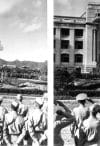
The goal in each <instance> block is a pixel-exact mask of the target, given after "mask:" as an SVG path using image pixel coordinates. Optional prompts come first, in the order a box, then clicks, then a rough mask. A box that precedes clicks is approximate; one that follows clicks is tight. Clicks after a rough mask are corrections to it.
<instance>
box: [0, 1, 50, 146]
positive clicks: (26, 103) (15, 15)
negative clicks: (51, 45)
mask: <svg viewBox="0 0 100 146" xmlns="http://www.w3.org/2000/svg"><path fill="white" fill-rule="evenodd" d="M47 53H48V48H47V1H46V0H0V146H47V145H48V136H47V132H48V55H47Z"/></svg>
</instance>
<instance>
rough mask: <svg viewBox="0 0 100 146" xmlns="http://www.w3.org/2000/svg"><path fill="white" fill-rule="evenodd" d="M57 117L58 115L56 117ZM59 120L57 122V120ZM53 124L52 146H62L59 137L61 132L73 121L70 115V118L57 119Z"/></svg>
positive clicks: (60, 137)
mask: <svg viewBox="0 0 100 146" xmlns="http://www.w3.org/2000/svg"><path fill="white" fill-rule="evenodd" d="M58 116H59V115H58ZM57 119H59V120H57ZM57 119H56V120H55V122H54V146H63V145H64V141H63V139H62V136H61V130H62V129H63V128H65V127H66V126H68V125H70V124H71V123H72V122H73V121H74V120H75V119H74V117H73V116H71V115H70V118H61V119H60V118H58V117H57Z"/></svg>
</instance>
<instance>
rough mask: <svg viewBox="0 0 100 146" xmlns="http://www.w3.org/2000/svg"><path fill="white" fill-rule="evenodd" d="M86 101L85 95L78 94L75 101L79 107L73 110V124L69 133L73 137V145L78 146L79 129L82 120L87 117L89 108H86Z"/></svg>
mask: <svg viewBox="0 0 100 146" xmlns="http://www.w3.org/2000/svg"><path fill="white" fill-rule="evenodd" d="M87 99H88V97H87V94H85V93H80V94H78V95H77V96H76V101H77V102H78V103H79V106H78V107H76V108H74V109H73V112H72V114H73V116H74V117H75V119H76V120H75V122H74V123H73V124H72V127H71V128H72V129H71V133H72V136H73V137H74V141H75V145H76V146H78V140H79V129H80V127H81V125H82V123H83V120H85V119H86V118H88V116H89V108H88V107H87V106H86V100H87Z"/></svg>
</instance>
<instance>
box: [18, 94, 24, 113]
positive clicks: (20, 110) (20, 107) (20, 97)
mask: <svg viewBox="0 0 100 146" xmlns="http://www.w3.org/2000/svg"><path fill="white" fill-rule="evenodd" d="M16 99H17V102H18V103H19V108H18V114H19V115H22V113H23V111H24V108H25V105H24V104H23V103H22V101H23V96H22V95H21V94H18V95H17V97H16Z"/></svg>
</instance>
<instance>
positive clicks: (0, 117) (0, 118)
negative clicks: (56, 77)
mask: <svg viewBox="0 0 100 146" xmlns="http://www.w3.org/2000/svg"><path fill="white" fill-rule="evenodd" d="M2 102H3V97H2V96H0V145H2V143H3V126H4V120H5V114H6V113H7V109H5V108H4V107H3V106H2Z"/></svg>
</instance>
